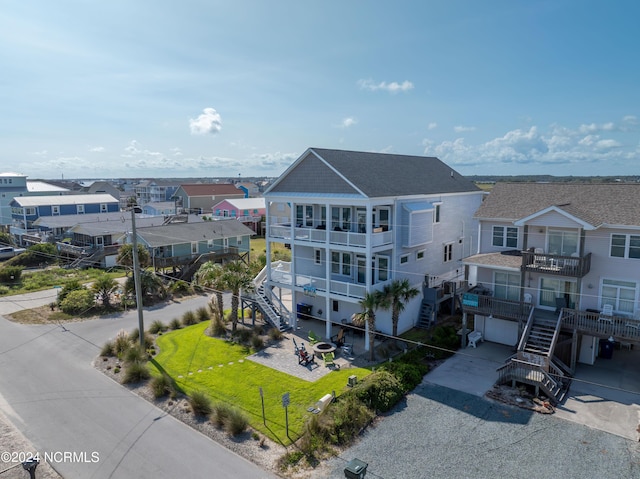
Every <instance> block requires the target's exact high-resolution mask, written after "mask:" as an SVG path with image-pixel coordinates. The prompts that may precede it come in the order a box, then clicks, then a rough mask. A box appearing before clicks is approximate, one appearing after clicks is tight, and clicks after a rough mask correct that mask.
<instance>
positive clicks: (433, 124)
mask: <svg viewBox="0 0 640 479" xmlns="http://www.w3.org/2000/svg"><path fill="white" fill-rule="evenodd" d="M436 128H438V124H437V123H436V122H435V121H432V122H431V123H429V125H427V130H435V129H436Z"/></svg>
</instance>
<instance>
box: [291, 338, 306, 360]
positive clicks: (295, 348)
mask: <svg viewBox="0 0 640 479" xmlns="http://www.w3.org/2000/svg"><path fill="white" fill-rule="evenodd" d="M291 339H292V340H293V347H294V350H293V353H294V354H295V355H296V356H300V351H304V352H307V350H306V349H305V348H304V343H300V344H302V346H300V347H298V343H296V338H291Z"/></svg>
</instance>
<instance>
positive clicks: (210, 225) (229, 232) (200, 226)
mask: <svg viewBox="0 0 640 479" xmlns="http://www.w3.org/2000/svg"><path fill="white" fill-rule="evenodd" d="M136 231H137V234H138V237H140V238H142V240H144V242H145V243H147V244H148V245H149V246H151V247H157V246H166V245H170V244H180V243H189V242H199V241H206V240H215V239H220V238H230V237H233V236H246V235H253V234H254V232H253V231H251V229H249V228H247V227H246V226H245V225H243V224H242V223H240V222H239V221H236V220H220V221H203V222H200V223H174V224H168V225H164V226H154V227H151V228H137V230H136Z"/></svg>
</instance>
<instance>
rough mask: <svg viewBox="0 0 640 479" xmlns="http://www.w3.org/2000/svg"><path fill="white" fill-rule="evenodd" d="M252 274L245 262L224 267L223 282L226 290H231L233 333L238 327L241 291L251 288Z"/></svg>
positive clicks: (235, 262) (228, 264)
mask: <svg viewBox="0 0 640 479" xmlns="http://www.w3.org/2000/svg"><path fill="white" fill-rule="evenodd" d="M252 279H253V277H252V276H251V272H250V269H249V266H248V265H247V264H246V263H244V262H243V261H240V260H236V261H231V262H230V263H227V264H225V265H224V273H223V274H222V281H223V282H224V284H225V286H226V289H230V290H231V331H235V330H236V328H237V326H238V305H239V303H240V291H241V290H243V289H245V290H246V289H249V288H250V287H251V280H252Z"/></svg>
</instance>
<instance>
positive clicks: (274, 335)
mask: <svg viewBox="0 0 640 479" xmlns="http://www.w3.org/2000/svg"><path fill="white" fill-rule="evenodd" d="M269 337H270V338H271V339H273V340H274V341H280V340H281V339H282V338H283V337H284V333H283V332H282V331H280V330H279V329H278V328H271V329H270V330H269Z"/></svg>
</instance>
